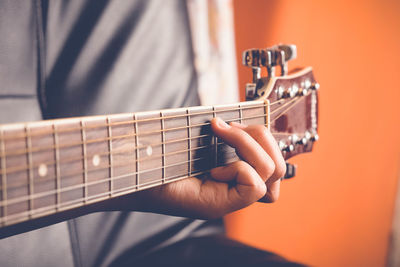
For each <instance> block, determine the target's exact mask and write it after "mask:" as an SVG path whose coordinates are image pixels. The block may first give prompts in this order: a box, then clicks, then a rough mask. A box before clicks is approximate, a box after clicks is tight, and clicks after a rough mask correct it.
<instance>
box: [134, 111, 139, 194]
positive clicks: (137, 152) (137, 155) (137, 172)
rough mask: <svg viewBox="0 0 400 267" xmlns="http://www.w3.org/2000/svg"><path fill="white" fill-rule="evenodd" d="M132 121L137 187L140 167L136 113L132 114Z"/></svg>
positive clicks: (137, 186) (137, 185)
mask: <svg viewBox="0 0 400 267" xmlns="http://www.w3.org/2000/svg"><path fill="white" fill-rule="evenodd" d="M133 121H134V124H135V145H136V146H135V152H136V188H137V189H139V186H140V174H139V172H140V168H139V159H140V155H139V127H138V118H137V114H136V113H135V114H134V115H133Z"/></svg>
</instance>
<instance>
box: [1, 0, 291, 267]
mask: <svg viewBox="0 0 400 267" xmlns="http://www.w3.org/2000/svg"><path fill="white" fill-rule="evenodd" d="M0 32H1V34H2V38H1V39H0V81H1V82H0V123H9V122H17V121H33V120H41V119H52V118H61V117H71V116H88V115H98V114H112V113H122V112H134V111H144V110H154V109H161V108H172V107H179V106H196V105H199V104H200V102H199V98H198V94H197V91H196V73H195V70H194V67H193V65H194V64H193V54H192V50H191V40H190V32H189V28H188V18H187V10H186V6H185V1H180V0H170V1H161V0H133V1H105V0H98V1H90V0H85V1H47V0H37V1H25V0H5V1H1V3H0ZM212 128H213V131H214V133H215V134H216V135H217V136H219V137H221V138H222V139H223V140H224V141H226V142H227V143H229V144H230V145H232V146H233V147H235V148H236V149H237V151H238V153H239V155H240V156H241V158H242V159H243V160H241V161H238V162H235V163H233V164H230V165H228V166H223V167H219V168H215V169H213V170H212V171H211V177H212V179H208V180H206V181H201V180H199V179H198V178H194V177H193V178H188V179H185V180H182V181H179V182H175V183H171V184H167V185H164V186H160V187H156V188H154V189H151V190H146V191H142V192H140V193H135V194H132V195H128V196H125V197H121V198H118V199H115V200H112V201H109V202H107V204H106V205H105V206H104V207H103V211H102V212H96V213H92V214H89V215H85V216H82V217H78V218H74V219H71V220H68V221H65V222H61V223H58V224H54V225H51V226H48V227H45V228H41V229H38V230H35V231H30V232H26V233H23V234H20V235H16V236H11V237H8V238H5V239H2V240H0V255H1V256H0V265H1V266H32V265H34V266H157V265H177V266H186V265H193V266H200V265H204V264H207V265H210V266H217V265H227V264H229V265H232V266H241V265H246V266H251V265H253V266H255V265H259V264H265V263H269V264H270V265H271V266H297V264H295V263H290V262H288V261H286V260H284V259H283V258H281V257H279V256H277V255H275V254H272V253H269V252H265V251H261V250H258V249H255V248H251V247H248V246H246V245H244V244H241V243H239V242H235V241H232V240H229V239H228V238H226V237H225V236H224V229H223V222H222V219H221V217H222V216H223V215H225V214H227V213H229V212H232V211H235V210H238V209H241V208H243V207H246V206H248V205H250V204H251V203H253V202H256V201H257V200H259V199H260V198H263V200H264V201H267V202H273V201H275V200H276V199H277V198H278V196H279V185H280V178H281V177H282V176H283V175H284V172H285V162H284V160H283V158H282V156H281V153H280V150H279V148H278V146H277V145H276V143H275V141H274V139H273V137H272V136H271V134H270V133H269V132H268V130H267V129H266V128H265V127H263V126H246V125H241V124H237V123H232V124H230V125H228V124H226V123H225V122H223V121H222V120H221V119H215V120H213V121H212ZM232 181H234V185H235V186H233V187H232V186H230V185H229V184H231V182H232ZM171 215H172V216H171Z"/></svg>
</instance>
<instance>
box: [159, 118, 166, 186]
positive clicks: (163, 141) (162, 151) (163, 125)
mask: <svg viewBox="0 0 400 267" xmlns="http://www.w3.org/2000/svg"><path fill="white" fill-rule="evenodd" d="M160 118H161V130H162V134H161V143H162V146H161V153H162V159H161V162H162V166H163V168H162V183H163V184H164V183H165V171H166V170H165V164H166V161H165V132H164V128H165V122H164V119H163V112H162V111H160Z"/></svg>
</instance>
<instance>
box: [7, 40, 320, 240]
mask: <svg viewBox="0 0 400 267" xmlns="http://www.w3.org/2000/svg"><path fill="white" fill-rule="evenodd" d="M295 57H296V47H295V46H294V45H277V46H273V47H270V48H267V49H250V50H246V51H245V52H244V54H243V63H244V65H246V66H249V67H251V68H252V70H253V82H252V83H249V84H247V85H246V92H247V96H246V98H247V100H248V101H246V102H241V103H236V104H230V105H216V106H199V107H189V108H178V109H170V110H159V111H151V112H139V113H130V114H117V115H106V116H93V117H79V118H68V119H59V120H47V121H39V122H27V123H16V124H4V125H0V176H1V180H0V237H7V236H10V235H13V234H17V233H21V232H24V231H28V230H32V229H35V228H38V227H43V226H45V225H48V224H51V223H55V222H59V221H61V220H65V219H69V218H72V217H75V216H78V215H82V214H84V213H87V212H88V211H90V207H93V206H95V205H101V203H104V201H107V200H109V199H112V198H115V197H118V196H122V195H126V194H131V193H134V192H136V191H139V190H145V189H147V188H152V187H155V186H159V185H163V184H166V183H171V182H174V181H177V180H181V179H185V178H186V177H190V176H199V177H201V175H203V174H206V173H207V172H209V171H210V169H212V168H214V167H216V166H220V165H224V164H227V163H229V162H232V161H235V160H237V159H238V157H237V155H236V153H235V150H234V149H233V148H231V147H229V146H228V145H225V144H224V142H222V141H221V140H219V139H218V138H217V137H216V136H214V135H213V132H212V130H211V127H210V120H211V119H212V118H214V117H220V118H222V119H223V120H225V121H226V122H233V121H235V122H240V123H244V124H248V125H254V124H263V125H265V126H266V127H268V128H269V129H270V131H271V132H272V134H273V135H274V137H275V138H276V140H277V142H278V144H279V147H280V149H281V151H282V153H283V156H284V158H285V159H289V158H291V157H293V156H295V155H297V154H300V153H305V152H310V151H311V150H312V148H313V144H314V142H315V141H316V140H317V139H318V135H317V118H318V107H317V104H318V101H317V99H318V94H317V90H318V88H319V84H318V83H317V82H316V81H315V79H314V76H313V73H312V69H311V67H308V68H303V69H296V70H294V71H292V72H291V73H288V70H287V62H288V61H289V60H291V59H293V58H295ZM263 67H265V68H266V69H267V73H268V75H267V76H265V77H261V75H260V74H261V68H263ZM276 67H279V68H280V70H281V71H280V72H281V73H280V75H275V68H276ZM287 166H288V170H287V173H286V175H285V177H286V178H290V177H292V176H294V170H295V168H294V166H293V165H290V164H287Z"/></svg>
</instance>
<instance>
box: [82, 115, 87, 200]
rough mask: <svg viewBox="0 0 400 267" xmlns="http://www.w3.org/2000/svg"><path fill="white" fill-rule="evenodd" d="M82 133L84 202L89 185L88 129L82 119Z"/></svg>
mask: <svg viewBox="0 0 400 267" xmlns="http://www.w3.org/2000/svg"><path fill="white" fill-rule="evenodd" d="M81 128H82V131H81V134H82V152H83V182H84V188H83V195H84V202H85V203H86V202H87V198H88V187H87V182H88V174H87V151H86V131H85V122H84V121H83V120H81Z"/></svg>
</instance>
